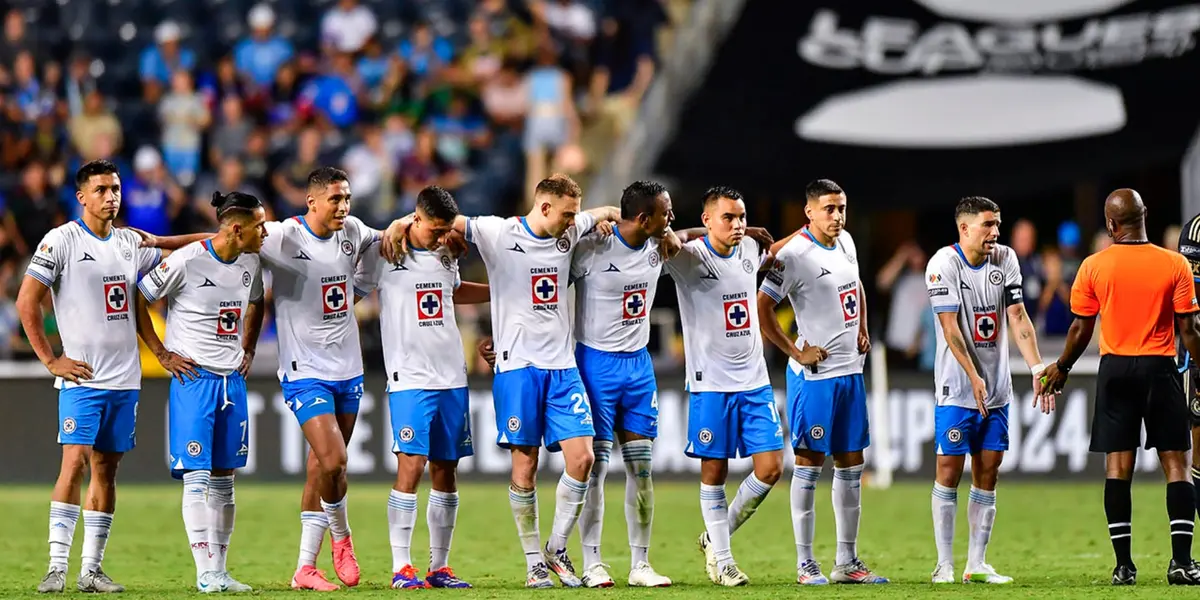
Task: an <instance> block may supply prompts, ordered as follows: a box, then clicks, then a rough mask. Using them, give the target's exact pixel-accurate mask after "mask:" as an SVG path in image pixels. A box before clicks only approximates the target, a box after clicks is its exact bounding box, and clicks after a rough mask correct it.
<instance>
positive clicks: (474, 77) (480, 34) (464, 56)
mask: <svg viewBox="0 0 1200 600" xmlns="http://www.w3.org/2000/svg"><path fill="white" fill-rule="evenodd" d="M467 34H468V36H469V39H470V41H469V42H468V43H467V47H466V48H464V49H463V51H462V52H461V53H460V54H459V60H458V62H457V64H456V65H455V69H454V73H453V75H452V78H453V80H454V82H455V85H457V86H458V87H460V88H463V89H468V90H479V89H480V88H481V87H482V86H484V85H486V84H487V82H488V81H491V79H492V78H493V77H494V76H495V75H496V74H497V73H498V72H499V71H500V67H501V65H503V63H504V44H503V43H502V42H500V40H498V39H496V38H494V37H492V34H491V32H490V31H489V30H488V24H487V20H486V19H484V18H483V17H481V16H474V17H471V20H470V21H469V22H468V23H467Z"/></svg>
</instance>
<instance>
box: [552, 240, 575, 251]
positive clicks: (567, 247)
mask: <svg viewBox="0 0 1200 600" xmlns="http://www.w3.org/2000/svg"><path fill="white" fill-rule="evenodd" d="M554 249H555V250H558V251H559V252H562V253H564V254H565V253H567V252H570V251H571V240H568V239H567V238H558V240H557V241H555V242H554Z"/></svg>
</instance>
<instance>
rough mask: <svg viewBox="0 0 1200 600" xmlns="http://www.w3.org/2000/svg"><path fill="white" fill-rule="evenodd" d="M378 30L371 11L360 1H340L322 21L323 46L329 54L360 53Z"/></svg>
mask: <svg viewBox="0 0 1200 600" xmlns="http://www.w3.org/2000/svg"><path fill="white" fill-rule="evenodd" d="M378 30H379V21H377V20H376V19H375V13H373V12H371V9H369V8H367V7H365V6H362V5H360V4H359V3H358V0H339V1H338V3H337V6H335V7H333V8H331V9H329V12H327V13H325V17H324V18H322V19H321V45H322V47H323V48H324V49H325V51H326V52H327V53H334V52H350V53H354V52H358V51H359V50H362V48H363V46H365V45H366V43H367V40H369V39H371V37H372V36H374V35H375V33H376V32H377V31H378Z"/></svg>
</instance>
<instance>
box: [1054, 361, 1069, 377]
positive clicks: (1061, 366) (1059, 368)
mask: <svg viewBox="0 0 1200 600" xmlns="http://www.w3.org/2000/svg"><path fill="white" fill-rule="evenodd" d="M1054 365H1055V366H1056V367H1058V370H1059V371H1062V372H1063V373H1064V374H1066V373H1070V372H1071V367H1064V366H1063V364H1062V361H1058V360H1056V361H1054Z"/></svg>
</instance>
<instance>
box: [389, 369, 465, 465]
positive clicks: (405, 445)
mask: <svg viewBox="0 0 1200 600" xmlns="http://www.w3.org/2000/svg"><path fill="white" fill-rule="evenodd" d="M388 408H389V409H390V411H391V414H392V432H393V433H394V437H393V438H392V452H403V453H405V454H416V455H418V456H428V457H429V458H431V459H433V460H458V459H460V458H466V457H468V456H471V455H473V454H475V450H474V449H472V447H471V408H470V403H469V402H468V394H467V388H465V387H461V388H454V389H452V390H403V391H400V392H389V393H388Z"/></svg>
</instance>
